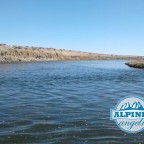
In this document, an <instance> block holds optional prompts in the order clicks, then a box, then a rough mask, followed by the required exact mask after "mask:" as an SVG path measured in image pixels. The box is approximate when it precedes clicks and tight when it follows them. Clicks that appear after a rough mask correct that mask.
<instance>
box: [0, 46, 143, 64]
mask: <svg viewBox="0 0 144 144" xmlns="http://www.w3.org/2000/svg"><path fill="white" fill-rule="evenodd" d="M120 59H121V60H124V59H125V60H144V57H143V56H124V55H110V54H97V53H88V52H80V51H71V50H64V49H54V48H41V47H23V46H8V45H0V62H1V63H3V62H4V63H5V62H35V61H65V60H120Z"/></svg>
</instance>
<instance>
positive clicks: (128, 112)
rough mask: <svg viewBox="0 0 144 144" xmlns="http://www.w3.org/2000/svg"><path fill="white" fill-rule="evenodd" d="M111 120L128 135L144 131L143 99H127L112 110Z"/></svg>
mask: <svg viewBox="0 0 144 144" xmlns="http://www.w3.org/2000/svg"><path fill="white" fill-rule="evenodd" d="M110 119H111V120H114V121H115V122H116V124H117V125H118V127H119V128H120V129H121V130H123V131H125V132H128V133H138V132H140V131H142V130H143V129H144V100H143V98H141V97H126V98H124V99H122V100H121V101H119V102H118V104H117V105H116V107H115V108H114V109H111V110H110Z"/></svg>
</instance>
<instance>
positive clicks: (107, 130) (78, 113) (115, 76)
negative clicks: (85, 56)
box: [0, 61, 144, 144]
mask: <svg viewBox="0 0 144 144" xmlns="http://www.w3.org/2000/svg"><path fill="white" fill-rule="evenodd" d="M124 63H125V61H80V62H43V63H42V62H38V63H15V64H0V143H2V144H4V143H41V144H42V143H49V144H50V143H51V144H96V143H98V144H108V143H109V144H111V143H114V144H116V143H121V144H129V143H130V144H140V143H144V138H143V136H144V134H143V132H140V133H137V134H127V133H125V132H123V131H121V130H120V129H119V128H118V127H117V125H116V124H115V122H114V121H110V108H113V107H114V106H115V105H116V104H117V102H118V101H119V100H120V98H123V97H125V96H133V95H134V96H144V95H143V94H144V71H143V70H140V69H133V68H129V67H127V66H126V65H124Z"/></svg>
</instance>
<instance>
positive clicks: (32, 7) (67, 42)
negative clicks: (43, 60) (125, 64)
mask: <svg viewBox="0 0 144 144" xmlns="http://www.w3.org/2000/svg"><path fill="white" fill-rule="evenodd" d="M0 6H1V8H0V18H1V21H0V43H6V44H10V45H25V46H27V45H28V46H43V47H55V48H63V49H71V50H81V51H90V52H97V53H112V54H131V55H144V0H0Z"/></svg>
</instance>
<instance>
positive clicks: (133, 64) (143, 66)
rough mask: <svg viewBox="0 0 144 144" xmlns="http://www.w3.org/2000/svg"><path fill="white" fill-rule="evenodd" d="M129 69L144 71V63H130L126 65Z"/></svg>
mask: <svg viewBox="0 0 144 144" xmlns="http://www.w3.org/2000/svg"><path fill="white" fill-rule="evenodd" d="M126 65H128V66H129V67H133V68H141V69H144V61H132V62H128V63H126Z"/></svg>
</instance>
